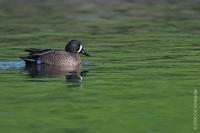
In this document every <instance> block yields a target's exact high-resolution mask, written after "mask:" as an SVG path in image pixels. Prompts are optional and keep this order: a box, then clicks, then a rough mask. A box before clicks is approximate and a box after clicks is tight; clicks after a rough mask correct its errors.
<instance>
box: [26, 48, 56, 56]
mask: <svg viewBox="0 0 200 133" xmlns="http://www.w3.org/2000/svg"><path fill="white" fill-rule="evenodd" d="M25 51H26V52H29V55H35V54H44V53H49V52H51V51H55V50H54V49H36V48H28V49H25Z"/></svg>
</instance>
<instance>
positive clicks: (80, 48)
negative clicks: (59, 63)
mask: <svg viewBox="0 0 200 133" xmlns="http://www.w3.org/2000/svg"><path fill="white" fill-rule="evenodd" d="M82 48H83V46H82V45H80V47H79V50H78V51H77V53H80V52H81V50H82Z"/></svg>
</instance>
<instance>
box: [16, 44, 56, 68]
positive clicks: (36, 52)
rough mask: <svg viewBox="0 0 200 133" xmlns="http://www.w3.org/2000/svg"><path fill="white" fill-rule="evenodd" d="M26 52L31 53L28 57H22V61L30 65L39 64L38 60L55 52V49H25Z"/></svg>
mask: <svg viewBox="0 0 200 133" xmlns="http://www.w3.org/2000/svg"><path fill="white" fill-rule="evenodd" d="M25 51H26V52H30V53H29V55H28V56H22V57H20V58H21V59H22V60H24V61H25V63H26V65H30V64H37V60H38V58H39V57H40V56H41V55H44V54H47V53H51V52H54V51H56V50H54V49H35V48H28V49H25Z"/></svg>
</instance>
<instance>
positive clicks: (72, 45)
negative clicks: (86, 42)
mask: <svg viewBox="0 0 200 133" xmlns="http://www.w3.org/2000/svg"><path fill="white" fill-rule="evenodd" d="M65 51H67V52H71V53H81V54H83V55H85V56H88V57H90V55H89V54H88V53H87V52H86V51H85V50H84V49H83V45H82V44H81V43H80V42H79V41H77V40H71V41H69V42H68V43H67V45H66V46H65Z"/></svg>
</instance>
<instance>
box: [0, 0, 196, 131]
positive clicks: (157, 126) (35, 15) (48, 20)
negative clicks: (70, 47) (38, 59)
mask: <svg viewBox="0 0 200 133" xmlns="http://www.w3.org/2000/svg"><path fill="white" fill-rule="evenodd" d="M199 14H200V4H199V3H197V2H196V3H195V2H179V3H167V2H159V3H122V4H116V5H115V6H113V5H112V4H108V5H106V4H102V3H100V5H98V4H97V5H95V4H89V3H87V4H86V3H85V4H83V3H78V2H77V3H75V4H74V3H70V4H68V3H67V2H66V1H59V2H58V1H55V0H48V1H47V0H44V1H42V2H39V1H33V2H27V1H25V2H24V1H23V0H22V1H18V2H17V1H11V0H9V1H4V0H2V1H1V2H0V62H8V61H15V62H17V61H21V60H20V59H19V58H18V57H19V56H22V55H25V54H27V53H25V52H24V49H25V48H29V47H31V48H56V49H64V46H65V44H66V42H67V41H69V40H72V39H77V40H80V41H81V42H82V43H83V44H84V47H85V49H86V50H87V51H88V52H89V53H90V54H91V55H92V57H90V58H88V57H84V56H82V55H81V58H82V60H83V61H84V62H86V63H87V64H85V65H82V68H81V70H80V71H79V72H78V73H81V72H82V71H87V74H86V76H85V77H84V79H83V80H82V81H81V82H67V81H66V77H65V76H64V75H59V76H56V77H53V78H41V77H35V78H32V77H31V76H30V73H29V72H27V71H24V67H23V65H22V66H20V67H19V66H12V67H8V68H2V67H0V92H1V95H0V132H1V133H55V132H58V133H192V132H197V131H198V130H199V129H197V130H194V129H193V128H194V122H193V121H194V116H193V112H194V90H197V91H198V92H200V90H199V86H200V79H199V77H200V52H199V50H200V48H199V47H200V15H199ZM199 98H200V97H198V100H199ZM199 107H200V105H199V104H198V123H200V120H199V116H200V114H199ZM198 125H199V124H198ZM198 128H200V126H198Z"/></svg>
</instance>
